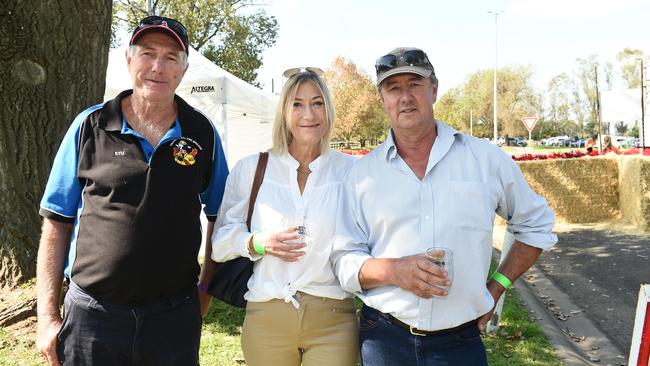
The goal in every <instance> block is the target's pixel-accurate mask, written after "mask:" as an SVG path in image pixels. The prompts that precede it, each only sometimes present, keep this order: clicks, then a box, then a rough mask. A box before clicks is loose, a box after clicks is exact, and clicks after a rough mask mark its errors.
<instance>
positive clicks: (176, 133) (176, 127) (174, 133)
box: [120, 118, 183, 142]
mask: <svg viewBox="0 0 650 366" xmlns="http://www.w3.org/2000/svg"><path fill="white" fill-rule="evenodd" d="M120 133H121V134H123V135H134V136H136V137H139V138H142V139H144V136H142V135H141V134H139V133H138V131H136V130H134V129H133V128H131V126H129V123H128V122H127V120H126V118H122V128H121V130H120ZM182 136H183V131H182V130H181V124H180V123H179V122H178V118H176V121H174V124H173V125H172V127H171V128H170V129H169V130H167V132H165V135H164V136H163V137H162V138H161V139H160V142H163V141H167V140H168V139H175V138H179V137H182Z"/></svg>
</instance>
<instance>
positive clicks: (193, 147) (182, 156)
mask: <svg viewBox="0 0 650 366" xmlns="http://www.w3.org/2000/svg"><path fill="white" fill-rule="evenodd" d="M172 146H173V149H172V154H173V156H174V161H175V162H176V164H179V165H182V166H189V165H194V163H196V156H197V155H198V154H199V151H201V150H203V148H201V145H199V144H198V143H197V142H196V141H194V140H192V139H190V138H187V137H183V138H180V139H178V140H174V141H173V142H172Z"/></svg>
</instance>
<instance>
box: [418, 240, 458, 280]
mask: <svg viewBox="0 0 650 366" xmlns="http://www.w3.org/2000/svg"><path fill="white" fill-rule="evenodd" d="M425 253H426V257H427V259H429V260H430V261H431V262H432V263H433V264H435V265H437V266H439V267H442V268H444V270H445V271H447V277H449V282H451V283H453V282H454V252H453V251H452V250H451V249H449V248H445V247H440V246H434V247H431V248H429V249H427V250H426V252H425ZM438 287H441V288H445V289H449V287H451V284H450V285H449V286H438Z"/></svg>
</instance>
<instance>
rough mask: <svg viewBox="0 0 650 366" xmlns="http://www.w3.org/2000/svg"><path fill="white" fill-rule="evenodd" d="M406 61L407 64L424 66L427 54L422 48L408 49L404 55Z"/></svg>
mask: <svg viewBox="0 0 650 366" xmlns="http://www.w3.org/2000/svg"><path fill="white" fill-rule="evenodd" d="M403 59H404V63H405V64H407V65H414V66H423V65H425V64H426V61H425V60H426V56H425V55H424V52H422V51H420V50H413V51H406V52H404V55H403Z"/></svg>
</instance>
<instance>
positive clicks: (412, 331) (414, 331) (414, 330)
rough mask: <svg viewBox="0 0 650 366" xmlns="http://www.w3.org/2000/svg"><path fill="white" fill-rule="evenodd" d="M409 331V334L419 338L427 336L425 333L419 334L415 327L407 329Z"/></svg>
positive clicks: (419, 331)
mask: <svg viewBox="0 0 650 366" xmlns="http://www.w3.org/2000/svg"><path fill="white" fill-rule="evenodd" d="M409 331H410V332H411V334H413V335H416V336H420V337H425V336H426V335H427V334H426V333H421V332H422V331H421V330H419V329H418V328H416V327H409Z"/></svg>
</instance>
